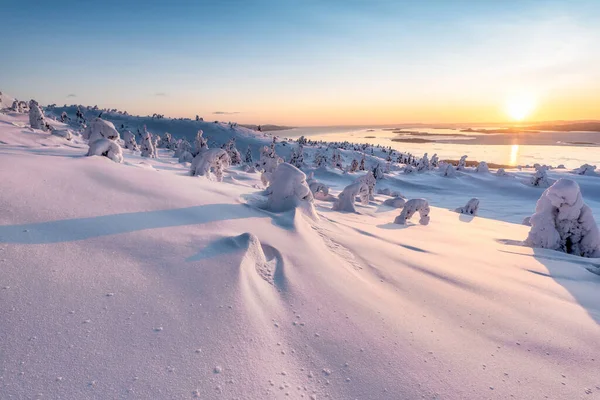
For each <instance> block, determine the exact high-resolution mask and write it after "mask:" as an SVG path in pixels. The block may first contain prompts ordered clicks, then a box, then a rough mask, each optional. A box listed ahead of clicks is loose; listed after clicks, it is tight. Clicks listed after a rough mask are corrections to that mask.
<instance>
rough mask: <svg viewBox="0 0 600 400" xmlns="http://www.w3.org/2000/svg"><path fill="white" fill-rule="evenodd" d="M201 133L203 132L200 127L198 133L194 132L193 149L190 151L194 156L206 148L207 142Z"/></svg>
mask: <svg viewBox="0 0 600 400" xmlns="http://www.w3.org/2000/svg"><path fill="white" fill-rule="evenodd" d="M203 133H204V132H203V131H202V129H200V130H198V133H196V139H195V140H194V151H193V152H192V154H193V155H194V157H195V156H197V155H198V154H200V152H201V151H203V150H204V149H208V142H207V140H206V139H205V138H204V137H203V136H202V134H203Z"/></svg>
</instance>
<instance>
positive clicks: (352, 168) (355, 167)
mask: <svg viewBox="0 0 600 400" xmlns="http://www.w3.org/2000/svg"><path fill="white" fill-rule="evenodd" d="M356 171H358V161H356V158H355V159H353V160H352V163H351V164H350V169H348V172H350V173H353V172H356Z"/></svg>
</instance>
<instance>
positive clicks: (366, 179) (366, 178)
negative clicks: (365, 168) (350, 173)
mask: <svg viewBox="0 0 600 400" xmlns="http://www.w3.org/2000/svg"><path fill="white" fill-rule="evenodd" d="M356 181H357V182H363V183H364V184H365V185H367V188H368V189H369V197H368V200H373V194H374V193H375V185H376V184H377V180H376V179H375V177H374V176H373V173H372V172H371V171H369V172H367V173H366V174H364V175H363V176H361V177H360V178H358V179H357V180H356ZM367 203H368V201H367Z"/></svg>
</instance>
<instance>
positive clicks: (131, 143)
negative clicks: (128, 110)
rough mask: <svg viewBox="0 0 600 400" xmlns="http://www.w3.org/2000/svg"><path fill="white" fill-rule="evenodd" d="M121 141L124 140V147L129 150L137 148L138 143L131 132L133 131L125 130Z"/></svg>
mask: <svg viewBox="0 0 600 400" xmlns="http://www.w3.org/2000/svg"><path fill="white" fill-rule="evenodd" d="M123 141H124V142H125V148H126V149H128V150H131V151H137V150H138V149H139V148H138V144H137V142H136V141H135V135H134V134H133V132H131V131H129V130H126V131H125V132H123Z"/></svg>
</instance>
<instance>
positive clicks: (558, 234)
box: [525, 178, 600, 257]
mask: <svg viewBox="0 0 600 400" xmlns="http://www.w3.org/2000/svg"><path fill="white" fill-rule="evenodd" d="M529 222H530V224H531V230H530V231H529V235H528V237H527V239H526V240H525V243H526V244H527V245H529V246H531V247H541V248H545V249H552V250H558V251H562V252H565V253H569V254H575V255H577V256H581V257H600V233H599V232H598V225H596V221H595V220H594V216H593V214H592V210H591V209H590V207H588V206H587V204H585V203H584V201H583V197H582V196H581V190H580V189H579V185H578V184H577V182H575V181H573V180H571V179H564V178H563V179H559V180H558V181H556V182H555V183H554V184H553V185H552V186H550V187H549V188H548V189H546V190H545V191H544V193H543V194H542V196H541V197H540V199H539V200H538V202H537V204H536V206H535V213H534V214H533V215H532V216H531V219H530V221H529Z"/></svg>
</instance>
